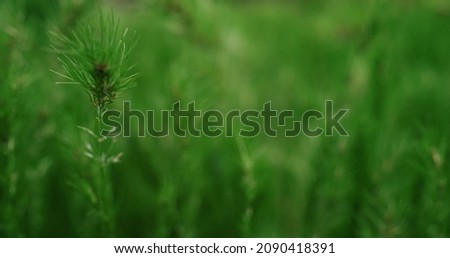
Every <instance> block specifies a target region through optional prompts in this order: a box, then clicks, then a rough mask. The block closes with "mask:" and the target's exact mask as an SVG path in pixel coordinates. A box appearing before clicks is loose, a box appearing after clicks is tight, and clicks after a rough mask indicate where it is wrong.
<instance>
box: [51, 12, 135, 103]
mask: <svg viewBox="0 0 450 258" xmlns="http://www.w3.org/2000/svg"><path fill="white" fill-rule="evenodd" d="M52 35H53V38H54V39H55V44H54V45H53V48H54V50H55V52H56V53H57V54H58V56H59V57H58V60H59V61H60V62H61V63H62V65H63V67H64V70H65V72H66V75H63V74H60V73H58V72H56V71H55V73H57V74H58V75H61V76H62V77H64V78H65V79H67V80H68V81H65V82H61V83H59V84H79V85H81V86H82V87H83V88H84V89H85V90H86V92H87V93H88V94H89V96H90V97H91V100H92V102H93V104H94V105H95V106H97V107H99V108H100V110H104V109H105V108H106V105H108V104H111V103H112V102H113V101H114V99H116V97H117V96H118V95H120V94H121V93H122V92H123V91H125V90H126V89H129V88H131V87H133V86H135V85H136V82H135V79H136V76H137V73H131V72H132V71H131V69H132V68H133V66H132V65H130V64H129V55H130V51H131V50H132V49H133V47H134V45H135V44H136V36H135V34H134V35H131V36H129V35H128V28H126V29H125V30H123V31H121V30H120V28H119V21H118V20H116V19H115V18H114V16H113V15H112V14H111V15H110V16H109V17H106V18H104V17H103V14H101V13H100V15H99V18H98V22H97V23H94V22H92V21H90V22H87V23H85V24H81V25H78V26H77V28H76V29H75V30H74V31H73V32H72V33H71V35H69V36H66V35H64V34H62V33H56V32H54V33H52Z"/></svg>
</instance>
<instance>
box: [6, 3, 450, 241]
mask: <svg viewBox="0 0 450 258" xmlns="http://www.w3.org/2000/svg"><path fill="white" fill-rule="evenodd" d="M99 9H103V10H106V11H109V10H110V9H112V10H113V12H114V13H115V15H116V16H117V17H120V19H121V23H122V25H123V26H126V27H129V28H130V29H131V30H136V32H137V34H138V35H139V36H140V40H139V42H138V44H137V47H136V49H135V50H134V52H133V61H134V62H135V63H136V64H137V67H136V69H135V70H136V71H138V72H139V73H140V74H141V75H140V77H139V80H138V85H139V86H138V87H137V88H133V89H131V90H129V91H127V92H126V93H125V94H124V95H122V96H121V97H120V98H119V99H118V101H117V102H116V103H115V104H114V105H112V106H111V108H120V104H121V101H122V100H130V101H132V107H133V108H134V109H140V110H147V109H154V110H157V111H158V110H163V109H169V108H170V107H171V106H172V103H174V102H175V101H178V100H181V101H182V103H184V104H182V106H185V105H186V104H187V103H188V102H190V101H196V106H197V108H199V109H201V110H206V109H218V110H222V111H228V110H231V109H261V108H262V105H263V104H264V103H265V102H267V101H269V100H270V101H272V106H273V107H274V108H275V109H278V110H281V109H293V110H295V112H296V114H301V113H302V112H304V111H306V110H307V109H313V108H314V109H319V110H323V107H324V101H325V100H326V99H331V100H334V103H335V105H336V108H348V109H350V113H349V114H348V115H347V116H346V117H345V118H344V119H343V120H342V123H343V125H344V127H345V128H346V129H347V131H348V132H349V133H350V137H339V136H333V137H325V136H321V137H317V138H307V137H305V136H299V137H296V138H283V137H277V138H270V137H267V136H264V135H260V136H258V137H255V138H239V137H234V138H225V137H219V138H207V137H200V138H193V137H187V138H180V137H175V136H169V137H165V138H152V137H145V138H138V137H136V136H133V137H131V138H123V137H119V138H118V139H117V140H118V142H117V144H116V145H115V148H116V150H117V151H123V152H124V156H123V158H122V161H121V162H120V163H118V164H114V165H113V166H112V169H111V171H110V173H111V178H112V181H111V187H112V190H113V197H114V198H113V207H114V211H115V217H114V221H113V223H114V225H115V230H114V232H113V233H112V234H110V235H105V234H104V232H103V231H102V230H101V229H100V227H99V223H100V222H99V218H98V217H97V216H96V215H95V214H94V213H93V210H94V209H95V208H93V206H92V203H90V202H89V200H88V199H89V198H87V197H86V196H85V195H84V194H83V193H82V192H80V191H78V190H77V189H76V188H74V187H72V186H73V184H74V182H75V181H76V180H77V178H83V177H89V175H90V173H91V169H92V166H91V165H90V160H89V159H88V158H87V157H85V156H84V155H83V152H84V151H85V140H86V139H85V137H84V136H83V133H82V132H81V131H80V129H78V128H77V126H78V125H80V126H86V127H89V126H90V125H91V124H92V123H93V122H94V119H95V108H94V107H93V105H92V104H91V102H90V101H89V98H88V96H87V95H86V94H85V93H84V92H83V90H82V89H81V87H76V86H67V85H55V82H56V81H59V80H61V78H58V77H57V76H56V75H54V74H52V73H51V72H50V71H49V69H54V70H61V67H60V64H58V62H57V60H56V57H55V55H54V54H53V53H52V51H50V50H51V49H50V47H49V46H50V40H49V36H48V33H47V32H48V31H50V30H52V29H55V28H59V29H60V30H62V31H63V32H66V33H70V31H71V30H72V29H73V28H74V26H76V25H77V23H78V22H79V21H80V20H82V19H83V18H84V17H86V16H89V15H93V14H94V15H95V13H96V12H97V11H98V10H99ZM449 29H450V2H449V1H446V0H429V1H419V0H390V1H387V0H386V1H384V0H372V1H359V0H347V1H333V0H298V1H294V0H292V1H288V0H285V1H281V0H272V1H269V0H266V1H257V0H253V1H251V0H234V1H231V0H229V1H225V0H222V1H219V0H218V1H213V0H186V1H185V0H183V1H182V0H165V1H157V0H153V1H152V0H148V1H144V0H116V1H89V0H67V1H62V0H61V1H58V0H18V1H4V0H3V1H1V3H0V236H1V237H97V236H118V237H450V188H449V179H450V165H449V160H450V150H449V132H450V131H449V129H450V115H449V111H450V31H449ZM135 129H136V128H135Z"/></svg>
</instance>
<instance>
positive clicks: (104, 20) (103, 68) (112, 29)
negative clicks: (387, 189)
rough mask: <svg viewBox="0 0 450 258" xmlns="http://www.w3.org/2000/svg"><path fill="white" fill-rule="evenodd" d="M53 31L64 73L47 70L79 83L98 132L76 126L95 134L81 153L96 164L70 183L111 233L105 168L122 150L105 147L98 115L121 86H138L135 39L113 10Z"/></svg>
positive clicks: (111, 223) (111, 226)
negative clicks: (132, 58)
mask: <svg viewBox="0 0 450 258" xmlns="http://www.w3.org/2000/svg"><path fill="white" fill-rule="evenodd" d="M51 36H52V38H53V39H54V44H53V45H52V48H53V50H54V51H55V53H56V54H57V59H58V60H59V62H60V63H61V65H62V67H63V69H64V72H63V73H60V72H57V71H54V70H51V71H52V72H54V73H55V74H57V75H59V76H60V77H62V78H64V79H65V81H62V82H57V84H69V85H80V86H81V87H82V88H83V89H84V90H85V92H86V93H87V94H88V95H89V98H90V100H91V102H92V104H93V105H94V107H95V108H96V111H97V116H96V120H97V123H96V125H97V126H96V127H97V128H96V132H94V131H92V130H91V129H89V128H86V127H82V126H79V128H80V129H82V130H83V131H84V132H86V133H87V134H88V135H90V136H93V138H94V139H95V144H94V147H93V145H91V144H90V143H89V142H87V143H86V144H85V145H86V150H85V152H84V154H85V155H86V156H87V157H88V158H90V159H91V160H93V161H94V164H96V165H95V166H96V167H97V168H96V169H95V170H94V172H93V173H92V175H91V177H92V180H91V181H88V180H86V179H83V178H81V177H80V179H79V180H81V182H79V183H75V184H73V185H74V186H75V187H76V188H77V189H79V190H80V191H81V192H84V193H85V194H86V196H88V197H89V198H88V199H89V200H90V202H91V203H92V204H93V205H94V206H95V207H96V211H97V214H98V216H99V217H100V221H101V224H102V225H100V226H101V227H102V228H103V229H104V232H105V233H106V234H107V235H109V236H112V235H113V232H114V209H113V204H112V189H111V184H112V182H111V178H110V175H109V173H108V170H109V168H110V166H111V164H112V163H115V162H119V160H120V157H121V156H122V153H119V154H114V155H111V154H110V153H109V152H110V151H111V146H112V143H113V142H112V140H111V139H108V138H107V137H105V136H104V135H102V123H101V119H102V115H103V114H104V112H106V111H107V109H108V105H109V104H111V103H113V102H114V100H115V99H116V98H117V97H118V96H119V95H120V94H121V93H123V92H124V91H125V90H127V89H129V88H131V87H134V86H136V77H137V75H138V74H137V73H132V72H131V71H132V69H133V65H130V64H129V56H130V53H131V51H132V49H133V47H134V46H135V43H136V41H137V39H136V34H135V33H133V34H132V35H130V33H129V30H128V28H126V29H123V30H122V29H121V27H120V26H119V20H117V19H115V18H114V16H113V15H112V14H111V15H109V16H108V17H104V16H103V15H102V14H100V15H99V19H98V22H96V23H94V22H92V20H91V22H89V23H85V24H81V25H80V26H78V27H76V28H75V29H74V31H72V33H71V34H70V35H64V34H63V33H59V32H51ZM107 140H108V141H107ZM106 142H108V143H106ZM95 171H98V173H95ZM77 185H78V187H77ZM80 185H82V186H80Z"/></svg>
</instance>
